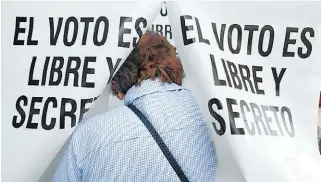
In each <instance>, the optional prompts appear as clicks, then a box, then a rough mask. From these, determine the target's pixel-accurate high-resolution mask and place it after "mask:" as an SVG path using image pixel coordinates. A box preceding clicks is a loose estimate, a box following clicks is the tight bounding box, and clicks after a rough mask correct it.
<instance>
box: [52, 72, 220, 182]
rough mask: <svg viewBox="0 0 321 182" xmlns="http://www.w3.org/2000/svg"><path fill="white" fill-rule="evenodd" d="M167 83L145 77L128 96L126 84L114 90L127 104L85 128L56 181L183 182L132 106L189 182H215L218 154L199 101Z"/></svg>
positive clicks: (88, 122) (86, 123)
mask: <svg viewBox="0 0 321 182" xmlns="http://www.w3.org/2000/svg"><path fill="white" fill-rule="evenodd" d="M122 71H124V70H120V72H122ZM119 75H121V74H119ZM119 75H116V76H115V78H114V79H113V81H116V82H117V76H119ZM119 78H120V77H119ZM161 79H162V78H161V77H160V78H158V77H157V78H156V79H143V80H142V81H141V82H139V85H136V86H131V87H130V88H129V89H127V90H126V91H125V94H124V96H122V95H121V94H122V93H118V91H119V90H122V89H123V90H124V88H123V87H124V85H126V83H122V84H119V86H122V89H118V88H117V89H115V88H116V86H117V85H116V86H114V87H113V86H112V89H113V91H114V93H115V95H118V96H119V97H120V98H124V99H125V106H121V107H118V108H116V109H114V110H112V111H109V112H107V113H104V114H101V115H97V116H95V117H92V118H90V119H88V120H86V121H82V122H81V123H80V124H79V126H78V127H77V129H76V130H75V132H74V133H73V135H72V138H71V140H70V143H69V148H68V149H67V151H66V154H65V156H64V158H63V159H62V162H61V163H60V165H59V166H58V168H57V171H56V174H55V176H54V178H53V181H88V182H89V181H92V182H94V181H95V182H96V181H130V182H132V181H133V182H134V181H139V182H141V181H166V182H167V181H171V182H172V181H180V180H179V178H178V176H177V174H176V173H175V171H174V170H173V168H172V167H171V165H170V163H169V161H167V159H166V157H165V155H164V154H163V153H162V151H161V149H160V148H159V146H158V145H157V143H156V141H155V140H154V139H153V137H152V135H151V134H150V133H149V131H148V130H147V128H146V127H145V126H144V124H143V123H142V121H141V120H140V118H138V117H137V116H136V114H135V113H134V112H133V111H132V110H130V109H129V108H128V107H127V106H126V105H128V104H133V105H134V106H136V107H137V109H139V110H140V111H141V112H142V113H143V114H144V115H145V116H146V117H147V119H148V120H149V121H150V122H151V124H152V125H153V126H154V128H155V129H156V131H157V132H158V133H159V135H160V136H161V138H162V139H163V141H164V143H165V144H166V145H167V147H168V148H169V151H170V152H171V153H172V155H173V157H174V158H175V159H176V161H177V163H178V164H179V166H180V167H181V168H182V170H183V172H184V174H185V175H186V176H187V178H188V180H189V181H191V182H193V181H197V182H198V181H200V182H207V181H213V180H214V177H215V168H216V159H215V150H214V146H213V143H212V141H211V137H210V135H209V132H208V129H207V125H206V122H205V120H204V118H203V115H202V113H201V111H200V109H199V107H198V105H197V102H196V100H195V98H194V97H193V95H192V93H191V92H190V91H189V90H187V89H184V88H183V87H181V86H179V85H177V84H175V83H177V82H174V83H166V82H164V81H163V80H161ZM178 84H179V83H178Z"/></svg>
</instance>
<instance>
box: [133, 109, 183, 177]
mask: <svg viewBox="0 0 321 182" xmlns="http://www.w3.org/2000/svg"><path fill="white" fill-rule="evenodd" d="M128 107H129V108H130V109H131V110H132V111H133V112H134V113H135V114H136V115H137V116H138V117H139V119H140V120H141V121H142V122H143V123H144V125H145V126H146V128H147V129H148V131H149V133H150V134H151V135H152V136H153V138H154V140H155V141H156V143H157V145H158V146H159V148H160V149H161V150H162V152H163V154H164V155H165V157H166V159H167V160H168V162H169V163H170V165H171V166H172V168H173V169H174V171H175V172H176V174H177V176H178V177H179V179H180V180H181V181H182V182H188V179H187V177H186V176H185V174H184V172H183V170H182V169H181V167H180V166H179V165H178V163H177V161H176V160H175V158H174V157H173V155H172V153H171V152H170V151H169V149H168V147H167V146H166V144H165V143H164V141H163V139H162V138H161V137H160V136H159V134H158V133H157V131H156V130H155V128H154V127H153V125H152V123H150V121H149V120H148V119H147V118H146V117H145V115H144V114H143V113H142V112H140V111H139V110H138V109H137V108H136V107H135V106H134V105H132V104H129V105H128Z"/></svg>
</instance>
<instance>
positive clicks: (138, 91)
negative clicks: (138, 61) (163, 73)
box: [124, 78, 186, 105]
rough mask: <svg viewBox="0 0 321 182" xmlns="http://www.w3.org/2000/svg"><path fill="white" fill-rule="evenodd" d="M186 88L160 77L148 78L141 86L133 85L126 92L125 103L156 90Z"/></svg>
mask: <svg viewBox="0 0 321 182" xmlns="http://www.w3.org/2000/svg"><path fill="white" fill-rule="evenodd" d="M179 89H184V90H186V89H185V88H183V87H181V86H179V85H177V84H175V83H163V82H162V81H161V80H160V79H159V78H155V80H152V79H148V80H143V81H142V82H141V84H140V85H139V86H135V85H134V86H132V87H131V88H130V89H129V90H128V91H127V93H126V96H125V99H124V104H125V105H128V104H131V103H133V101H134V100H136V99H137V98H139V97H143V96H145V95H149V94H152V93H156V92H165V91H171V90H179Z"/></svg>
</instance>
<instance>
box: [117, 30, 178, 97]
mask: <svg viewBox="0 0 321 182" xmlns="http://www.w3.org/2000/svg"><path fill="white" fill-rule="evenodd" d="M156 77H158V78H160V80H161V81H162V82H166V83H176V84H178V85H182V79H183V77H184V70H183V67H182V64H181V62H180V60H179V59H178V58H177V57H176V49H175V47H173V46H172V45H171V44H170V43H169V42H168V41H167V40H166V38H165V37H163V36H161V35H159V34H157V33H153V32H146V33H145V34H144V35H143V37H142V38H141V40H140V42H139V43H138V45H137V46H136V47H135V48H134V50H133V51H132V52H131V53H130V54H129V56H128V57H127V59H126V60H125V62H124V63H123V65H122V66H121V67H120V68H119V70H118V71H117V73H116V74H115V76H114V77H113V78H112V81H111V83H112V84H111V89H112V92H113V94H117V93H118V92H121V93H122V94H126V93H127V91H128V90H129V89H130V88H131V87H132V86H134V85H139V84H140V82H141V81H143V80H146V79H149V78H151V79H155V78H156Z"/></svg>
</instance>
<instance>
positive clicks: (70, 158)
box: [52, 139, 82, 182]
mask: <svg viewBox="0 0 321 182" xmlns="http://www.w3.org/2000/svg"><path fill="white" fill-rule="evenodd" d="M74 147H75V144H74V142H73V140H72V139H71V140H70V142H69V145H68V147H67V149H66V151H65V152H64V155H63V157H62V159H61V161H60V163H59V164H58V167H57V169H56V172H55V174H54V176H53V179H52V182H81V181H82V179H81V171H80V169H79V167H78V164H77V157H76V153H75V150H74Z"/></svg>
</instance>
